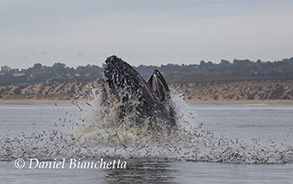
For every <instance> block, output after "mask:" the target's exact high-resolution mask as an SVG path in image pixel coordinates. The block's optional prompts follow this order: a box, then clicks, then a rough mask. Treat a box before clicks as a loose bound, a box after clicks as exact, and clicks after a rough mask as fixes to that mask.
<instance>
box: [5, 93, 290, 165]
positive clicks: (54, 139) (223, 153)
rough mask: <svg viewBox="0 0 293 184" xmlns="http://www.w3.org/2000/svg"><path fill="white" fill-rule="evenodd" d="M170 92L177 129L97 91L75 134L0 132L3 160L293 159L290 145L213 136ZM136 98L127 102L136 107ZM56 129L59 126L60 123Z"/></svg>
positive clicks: (209, 160)
mask: <svg viewBox="0 0 293 184" xmlns="http://www.w3.org/2000/svg"><path fill="white" fill-rule="evenodd" d="M171 94H172V100H173V103H174V104H175V109H176V116H177V129H176V130H172V131H170V130H169V129H168V128H167V127H166V126H164V125H165V123H164V122H160V121H161V120H160V119H156V120H157V121H156V122H151V123H152V124H156V126H154V127H155V128H153V129H150V128H149V123H150V119H144V120H142V121H141V125H139V126H138V125H137V123H136V122H135V121H136V119H137V114H136V112H135V111H133V112H132V113H129V114H128V115H127V116H124V117H123V118H120V117H119V107H120V105H121V103H120V102H117V101H113V103H110V104H108V105H106V106H103V105H101V102H102V95H101V93H99V94H98V95H97V96H96V97H95V99H94V100H93V101H92V102H91V103H90V105H91V106H90V107H89V108H88V109H87V111H86V113H85V114H84V120H82V121H81V122H76V125H75V127H74V131H73V133H72V134H68V133H63V132H62V131H58V130H53V131H50V132H46V131H44V132H43V133H42V134H32V135H29V136H28V135H25V134H23V135H20V136H17V137H9V136H6V137H0V145H1V150H0V160H13V159H15V158H38V159H43V160H49V159H54V158H64V157H65V158H72V157H75V158H86V159H90V158H98V157H101V156H103V157H114V158H116V157H119V158H162V159H175V160H187V161H206V162H224V163H251V164H254V163H261V164H266V163H270V164H277V163H292V162H293V148H292V146H291V145H284V144H276V143H268V142H260V141H257V140H255V141H254V142H253V143H246V142H242V141H239V140H237V139H235V140H234V139H228V138H224V137H215V136H214V134H213V133H212V132H210V131H206V130H204V129H202V128H201V126H200V125H198V124H197V123H196V122H195V119H194V117H193V115H192V114H191V113H190V112H188V105H187V104H186V103H185V102H184V101H183V100H182V98H181V97H180V95H178V94H175V93H174V92H172V93H171ZM137 103H139V102H137V101H135V100H134V101H131V102H129V104H128V105H133V106H135V105H136V104H137ZM57 128H58V127H57Z"/></svg>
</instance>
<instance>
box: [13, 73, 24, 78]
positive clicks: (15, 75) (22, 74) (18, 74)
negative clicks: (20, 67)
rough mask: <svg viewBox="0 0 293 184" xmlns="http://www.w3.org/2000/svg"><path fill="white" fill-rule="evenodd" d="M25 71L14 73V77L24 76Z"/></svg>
mask: <svg viewBox="0 0 293 184" xmlns="http://www.w3.org/2000/svg"><path fill="white" fill-rule="evenodd" d="M24 74H25V73H13V77H21V76H24Z"/></svg>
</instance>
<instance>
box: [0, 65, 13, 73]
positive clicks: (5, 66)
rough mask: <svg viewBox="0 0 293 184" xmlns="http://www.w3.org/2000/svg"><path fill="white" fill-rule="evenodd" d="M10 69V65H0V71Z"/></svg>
mask: <svg viewBox="0 0 293 184" xmlns="http://www.w3.org/2000/svg"><path fill="white" fill-rule="evenodd" d="M10 70H11V67H9V66H7V65H4V66H1V71H2V72H9V71H10Z"/></svg>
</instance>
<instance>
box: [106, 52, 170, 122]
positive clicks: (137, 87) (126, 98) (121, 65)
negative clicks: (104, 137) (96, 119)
mask: <svg viewBox="0 0 293 184" xmlns="http://www.w3.org/2000/svg"><path fill="white" fill-rule="evenodd" d="M106 64H107V65H106V67H105V69H104V72H103V79H102V92H103V104H104V105H109V103H111V102H113V101H116V102H119V103H121V105H120V108H119V110H120V112H121V114H120V117H121V118H123V117H124V116H127V114H129V113H130V112H133V111H136V113H137V117H138V120H137V122H138V123H139V122H140V120H139V119H150V120H152V121H154V119H156V118H160V119H161V120H163V121H164V122H166V124H167V125H168V126H176V120H175V115H174V114H175V110H174V108H173V103H172V102H171V97H170V90H169V87H168V85H167V83H166V81H165V79H164V77H163V75H162V74H161V73H160V72H159V71H158V70H155V71H154V73H153V74H152V75H151V76H150V78H149V79H148V81H147V82H146V81H145V80H144V79H143V77H142V76H141V75H140V74H139V73H138V72H137V71H136V70H135V69H134V68H133V67H131V66H130V65H129V64H128V63H126V62H125V61H123V60H122V59H120V58H118V57H116V56H111V57H109V58H107V60H106ZM133 101H137V102H139V103H135V104H133V103H130V102H133Z"/></svg>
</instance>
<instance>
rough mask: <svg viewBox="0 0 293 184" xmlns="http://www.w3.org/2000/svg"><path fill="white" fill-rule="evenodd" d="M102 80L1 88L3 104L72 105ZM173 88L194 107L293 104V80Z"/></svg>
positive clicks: (183, 82) (177, 83) (175, 84)
mask: <svg viewBox="0 0 293 184" xmlns="http://www.w3.org/2000/svg"><path fill="white" fill-rule="evenodd" d="M98 81H99V80H98V79H97V80H72V81H58V80H47V81H45V82H41V83H37V84H31V85H8V86H0V104H4V103H32V104H35V103H72V102H77V101H87V100H91V99H92V98H93V96H94V93H96V92H97V91H96V89H98V88H99V86H100V84H99V82H98ZM168 83H169V85H170V87H171V88H173V89H175V91H177V92H179V93H181V94H182V95H183V96H184V99H185V100H186V101H187V102H188V103H192V104H196V103H199V104H206V103H208V104H231V103H239V104H241V103H244V104H250V103H251V104H253V103H268V104H279V103H287V104H293V79H292V78H291V79H289V78H286V79H172V80H169V81H168Z"/></svg>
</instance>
